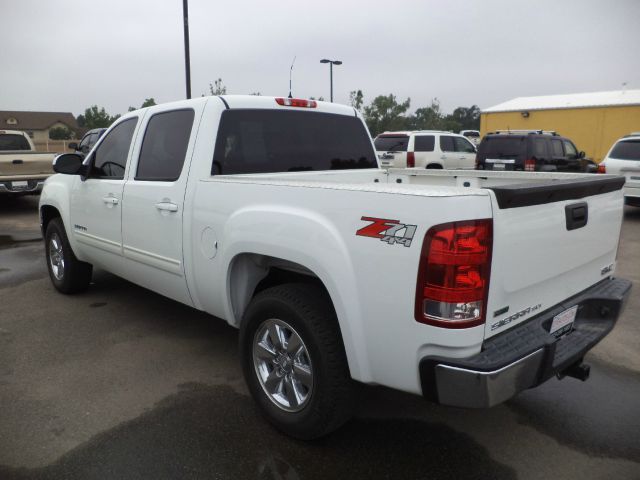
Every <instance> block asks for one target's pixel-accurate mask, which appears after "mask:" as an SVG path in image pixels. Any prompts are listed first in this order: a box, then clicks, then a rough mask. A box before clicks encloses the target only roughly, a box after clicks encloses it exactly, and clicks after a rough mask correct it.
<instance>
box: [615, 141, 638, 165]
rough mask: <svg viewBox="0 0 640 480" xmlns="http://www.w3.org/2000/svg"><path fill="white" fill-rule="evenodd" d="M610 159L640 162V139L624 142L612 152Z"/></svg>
mask: <svg viewBox="0 0 640 480" xmlns="http://www.w3.org/2000/svg"><path fill="white" fill-rule="evenodd" d="M609 158H614V159H616V160H636V161H638V160H640V139H637V140H635V139H634V140H622V141H621V142H618V143H617V144H616V145H615V147H613V149H612V150H611V153H610V154H609Z"/></svg>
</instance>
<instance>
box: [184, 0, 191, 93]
mask: <svg viewBox="0 0 640 480" xmlns="http://www.w3.org/2000/svg"><path fill="white" fill-rule="evenodd" d="M187 1H188V0H182V16H183V20H184V73H185V77H186V82H187V99H190V98H191V60H190V59H189V6H188V5H187Z"/></svg>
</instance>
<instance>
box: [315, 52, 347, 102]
mask: <svg viewBox="0 0 640 480" xmlns="http://www.w3.org/2000/svg"><path fill="white" fill-rule="evenodd" d="M320 63H328V64H329V85H330V92H331V97H330V98H331V102H333V66H334V65H342V61H340V60H329V59H327V58H323V59H322V60H320Z"/></svg>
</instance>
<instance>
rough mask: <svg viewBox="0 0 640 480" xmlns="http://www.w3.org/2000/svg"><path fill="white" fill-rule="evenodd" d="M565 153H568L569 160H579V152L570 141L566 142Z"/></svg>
mask: <svg viewBox="0 0 640 480" xmlns="http://www.w3.org/2000/svg"><path fill="white" fill-rule="evenodd" d="M562 143H564V151H565V152H567V157H569V158H578V151H577V150H576V147H575V146H574V145H573V143H571V142H570V141H569V140H564V141H563V142H562Z"/></svg>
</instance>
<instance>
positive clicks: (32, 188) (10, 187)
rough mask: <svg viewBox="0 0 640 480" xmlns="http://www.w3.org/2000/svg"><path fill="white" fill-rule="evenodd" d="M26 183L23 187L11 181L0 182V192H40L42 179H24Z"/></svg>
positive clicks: (42, 184)
mask: <svg viewBox="0 0 640 480" xmlns="http://www.w3.org/2000/svg"><path fill="white" fill-rule="evenodd" d="M26 182H27V185H26V186H24V187H16V186H14V184H13V182H0V193H10V194H14V195H15V194H18V195H19V194H24V193H40V192H41V191H42V187H43V186H44V179H42V180H26Z"/></svg>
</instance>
